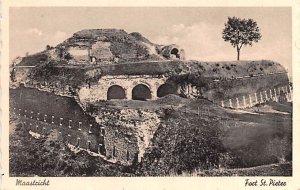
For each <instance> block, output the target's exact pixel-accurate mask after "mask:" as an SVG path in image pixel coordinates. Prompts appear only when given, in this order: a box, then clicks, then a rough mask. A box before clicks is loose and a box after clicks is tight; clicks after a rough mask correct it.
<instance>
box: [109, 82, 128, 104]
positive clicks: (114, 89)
mask: <svg viewBox="0 0 300 190" xmlns="http://www.w3.org/2000/svg"><path fill="white" fill-rule="evenodd" d="M125 98H126V94H125V90H124V89H123V88H122V87H121V86H119V85H113V86H111V87H109V88H108V90H107V99H108V100H111V99H125Z"/></svg>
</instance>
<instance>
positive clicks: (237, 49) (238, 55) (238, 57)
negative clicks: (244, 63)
mask: <svg viewBox="0 0 300 190" xmlns="http://www.w3.org/2000/svg"><path fill="white" fill-rule="evenodd" d="M240 50H241V49H240V48H239V47H238V46H237V47H236V51H237V60H238V61H239V60H240Z"/></svg>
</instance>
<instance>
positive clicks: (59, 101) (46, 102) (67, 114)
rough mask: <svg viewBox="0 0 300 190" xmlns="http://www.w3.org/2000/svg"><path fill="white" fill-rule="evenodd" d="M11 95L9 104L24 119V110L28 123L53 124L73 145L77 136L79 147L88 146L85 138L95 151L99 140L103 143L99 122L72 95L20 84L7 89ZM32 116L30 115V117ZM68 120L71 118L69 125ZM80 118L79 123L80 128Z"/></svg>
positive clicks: (46, 126)
mask: <svg viewBox="0 0 300 190" xmlns="http://www.w3.org/2000/svg"><path fill="white" fill-rule="evenodd" d="M10 99H11V100H10V108H11V109H12V110H14V111H16V112H17V115H18V114H20V115H18V116H22V117H23V119H24V115H25V114H26V117H27V118H25V120H28V121H27V122H29V123H30V122H32V125H41V126H44V127H45V128H47V129H48V128H51V129H52V128H53V127H54V128H56V129H58V130H60V132H62V135H64V136H65V135H68V134H69V135H71V137H68V138H69V140H70V142H72V143H71V144H73V145H76V144H77V138H78V137H79V138H80V139H81V140H80V147H82V148H84V149H86V148H88V141H91V150H94V151H97V150H98V146H99V144H101V143H102V144H103V138H101V137H100V126H99V125H98V124H97V123H96V122H95V119H94V118H93V117H91V116H89V115H87V114H85V113H84V111H83V110H82V109H81V108H80V107H79V106H78V104H77V103H76V101H75V100H73V99H72V98H68V97H61V96H57V95H54V94H52V93H48V92H42V91H38V90H36V89H28V88H19V89H10ZM10 113H12V112H10ZM45 115H46V116H45ZM31 117H32V119H30V118H31ZM52 117H53V119H52ZM37 118H39V121H38V120H37ZM60 118H63V119H62V120H61V119H60ZM44 119H46V122H44ZM69 120H72V121H71V122H70V127H71V128H70V127H69ZM52 121H53V122H54V123H52ZM27 122H26V123H27ZM79 122H81V123H82V124H81V126H80V129H81V130H79ZM60 124H61V125H60ZM90 124H91V125H92V126H90ZM40 129H41V128H40ZM66 139H67V138H66Z"/></svg>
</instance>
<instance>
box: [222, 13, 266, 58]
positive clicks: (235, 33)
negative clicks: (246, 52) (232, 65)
mask: <svg viewBox="0 0 300 190" xmlns="http://www.w3.org/2000/svg"><path fill="white" fill-rule="evenodd" d="M222 37H223V39H224V40H225V41H229V42H230V43H231V45H232V46H233V47H234V48H236V50H237V60H240V50H241V48H242V47H243V46H246V45H250V46H252V43H253V42H258V41H259V40H260V39H261V34H260V29H259V27H258V26H257V23H256V22H255V21H254V20H252V19H241V18H237V17H228V21H227V23H225V28H224V29H223V36H222Z"/></svg>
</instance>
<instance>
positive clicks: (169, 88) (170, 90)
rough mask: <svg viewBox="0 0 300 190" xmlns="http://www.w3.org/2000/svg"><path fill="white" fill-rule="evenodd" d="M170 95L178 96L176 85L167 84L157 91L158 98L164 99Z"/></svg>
mask: <svg viewBox="0 0 300 190" xmlns="http://www.w3.org/2000/svg"><path fill="white" fill-rule="evenodd" d="M168 94H177V89H176V86H175V85H174V84H168V83H165V84H163V85H161V86H160V87H159V88H158V89H157V97H163V96H166V95H168Z"/></svg>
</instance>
